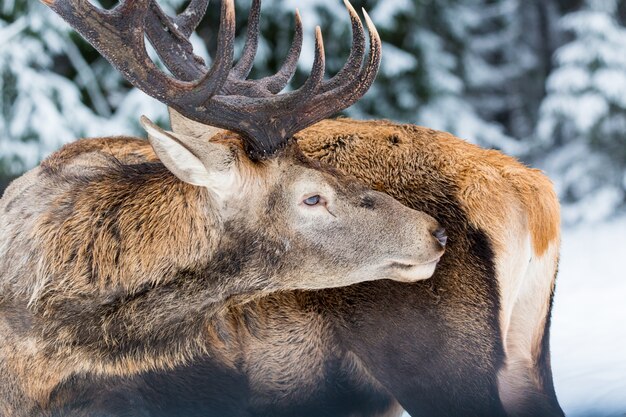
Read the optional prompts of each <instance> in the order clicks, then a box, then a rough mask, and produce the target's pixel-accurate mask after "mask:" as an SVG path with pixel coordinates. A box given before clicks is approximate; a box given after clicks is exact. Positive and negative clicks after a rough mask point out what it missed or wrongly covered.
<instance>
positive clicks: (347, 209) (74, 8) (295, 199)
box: [46, 0, 443, 288]
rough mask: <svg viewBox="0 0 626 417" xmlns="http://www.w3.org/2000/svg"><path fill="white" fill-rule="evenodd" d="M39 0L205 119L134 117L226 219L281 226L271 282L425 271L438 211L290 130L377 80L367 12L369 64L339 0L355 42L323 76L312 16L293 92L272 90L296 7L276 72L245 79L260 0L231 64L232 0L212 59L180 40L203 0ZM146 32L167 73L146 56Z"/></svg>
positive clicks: (135, 80) (175, 169) (281, 83)
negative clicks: (297, 139)
mask: <svg viewBox="0 0 626 417" xmlns="http://www.w3.org/2000/svg"><path fill="white" fill-rule="evenodd" d="M46 3H47V4H48V5H49V6H50V7H51V8H52V9H53V10H54V11H55V12H57V13H58V14H59V15H61V16H62V17H63V18H64V19H65V20H66V21H67V22H69V23H70V24H71V25H72V26H73V27H74V28H75V29H76V30H77V31H78V32H79V33H80V34H82V35H83V36H84V37H85V38H86V39H87V40H88V41H89V42H90V43H91V44H92V45H94V46H95V47H96V48H97V49H98V50H99V51H100V53H101V54H102V55H103V56H104V57H106V58H107V59H108V60H109V61H110V62H111V63H112V64H113V66H115V67H116V68H117V69H118V70H119V71H120V72H121V73H122V74H123V75H124V76H125V77H126V78H127V79H128V80H129V81H130V82H131V83H132V84H134V85H135V86H137V87H138V88H140V89H141V90H143V91H144V92H146V93H147V94H149V95H151V96H153V97H154V98H156V99H158V100H160V101H162V102H163V103H165V104H167V105H168V106H169V107H170V108H171V109H174V110H175V111H176V112H178V113H180V114H181V115H183V116H184V117H185V118H188V119H191V120H192V121H195V122H197V123H199V124H200V126H205V129H206V134H205V135H202V134H201V133H200V134H197V131H196V134H194V135H192V134H191V133H189V132H185V133H187V134H185V133H179V132H177V133H174V132H166V131H164V130H161V129H160V128H159V127H157V126H156V125H154V124H153V123H151V122H150V121H149V120H148V119H146V118H142V124H143V126H144V128H145V129H146V130H147V132H148V137H149V140H150V143H151V144H152V146H153V148H154V151H155V152H156V154H157V155H158V157H159V158H160V160H161V161H162V162H163V164H164V165H165V166H166V167H167V168H168V169H169V170H170V171H171V172H172V173H173V174H174V175H175V176H177V177H178V178H179V179H180V180H182V181H184V182H186V183H189V184H193V185H195V186H199V187H204V188H206V189H207V190H209V191H210V194H211V196H212V197H213V201H214V203H215V208H216V210H217V213H218V215H219V217H220V219H222V220H223V221H224V222H229V223H230V224H236V225H242V227H243V225H246V230H253V231H254V233H259V234H271V233H275V235H276V239H277V242H278V243H277V244H278V246H279V247H280V252H281V254H282V256H281V261H280V264H281V265H280V266H277V270H282V271H284V270H285V268H284V266H283V265H291V272H290V274H289V275H292V276H293V278H292V279H285V278H286V277H283V278H282V279H279V281H280V282H277V283H276V286H279V287H288V288H322V287H331V286H342V285H347V284H351V283H355V282H359V281H365V280H371V279H381V278H390V279H398V280H407V281H412V280H419V279H424V278H428V277H430V275H432V273H433V271H434V266H435V264H436V261H437V260H438V259H439V257H440V256H441V254H442V252H443V249H442V248H443V245H442V244H441V242H442V240H441V236H440V235H441V230H439V227H438V225H437V224H436V223H435V221H434V220H433V219H432V218H430V217H429V216H427V215H425V214H423V213H418V212H415V211H413V210H410V209H408V208H406V207H404V206H402V205H401V204H399V203H397V202H396V201H394V200H393V199H391V198H390V197H388V196H386V195H383V194H381V193H378V192H375V191H371V190H368V189H365V188H364V187H362V186H359V185H358V184H356V183H355V182H354V181H353V180H351V179H348V178H345V177H343V176H341V175H340V174H339V173H337V172H333V171H332V170H329V169H325V168H323V167H321V166H317V165H316V164H314V163H312V162H310V161H307V160H306V158H304V157H303V156H302V155H301V154H300V153H299V152H298V150H297V145H296V144H292V143H291V142H292V140H291V138H292V137H293V135H294V134H295V133H297V132H298V131H300V130H302V129H304V128H305V127H307V126H310V125H311V124H314V123H316V122H318V121H320V120H322V119H324V118H326V117H328V116H331V115H333V114H335V113H337V112H338V111H341V110H342V109H345V108H347V107H349V106H350V105H352V104H353V103H354V102H356V101H357V100H358V99H359V98H360V97H361V96H362V95H363V94H365V92H366V91H367V90H368V88H369V87H370V85H371V84H372V82H373V80H374V78H375V76H376V73H377V70H378V67H379V64H380V59H381V42H380V38H379V36H378V33H377V31H376V28H375V27H374V25H373V23H372V21H371V20H370V18H369V16H368V15H367V12H365V11H364V16H365V21H366V23H367V27H368V30H369V34H370V36H369V37H370V47H369V57H368V58H367V60H366V61H365V63H364V58H365V51H366V45H365V34H364V28H363V25H362V23H361V20H360V18H359V17H358V15H357V13H356V11H355V10H354V8H353V7H352V6H351V5H350V3H349V2H348V1H347V0H345V5H346V8H347V10H348V12H349V14H350V18H351V22H352V29H353V47H352V52H351V54H350V56H349V58H348V60H347V62H346V64H345V66H344V67H343V69H342V70H341V71H339V73H338V74H337V75H335V76H334V77H333V78H331V79H330V80H324V72H325V64H324V62H325V56H324V43H323V40H322V34H321V30H320V28H319V27H317V28H316V48H315V59H314V63H313V68H312V70H311V74H310V76H309V78H308V80H307V81H306V82H305V83H304V85H303V86H302V87H300V88H299V89H298V90H296V91H292V92H286V93H282V94H278V93H279V92H280V91H281V90H282V89H283V88H284V87H285V85H286V84H287V83H288V81H289V80H290V78H291V77H292V75H293V73H294V72H295V69H296V65H297V61H298V57H299V55H300V51H301V46H302V25H301V21H300V17H299V14H298V13H296V35H295V38H294V41H293V44H292V47H291V49H290V51H289V53H288V55H287V58H286V60H285V63H284V65H283V66H282V68H281V69H280V70H279V71H278V73H277V74H275V75H272V76H269V77H266V78H263V79H260V80H248V79H246V78H247V76H248V74H249V73H250V70H251V68H252V64H253V60H254V56H255V54H256V48H257V43H258V37H259V15H260V7H261V5H260V0H254V1H253V4H252V7H251V12H250V17H249V29H248V37H247V41H246V43H245V46H244V50H243V54H242V57H241V58H240V60H239V61H238V63H237V64H236V65H234V66H233V64H232V62H233V49H234V48H233V45H234V35H235V11H234V0H223V1H222V10H221V23H220V30H219V35H218V45H217V54H216V56H215V58H214V62H213V65H212V67H211V68H208V67H207V66H205V65H204V63H203V62H202V60H201V59H200V58H198V57H197V56H195V55H194V54H193V51H192V47H191V45H190V43H189V41H188V37H189V36H190V34H191V33H192V32H193V31H194V30H195V28H196V26H197V25H198V23H199V22H200V20H201V18H202V16H203V15H204V12H205V11H206V7H207V4H208V0H193V1H191V3H190V4H189V6H188V8H187V9H186V10H185V11H184V12H183V13H181V14H180V15H178V16H177V17H175V18H172V17H169V16H167V15H166V14H165V13H164V12H163V11H162V9H161V8H160V7H159V6H158V4H157V3H156V2H155V1H154V0H134V1H124V2H122V3H121V4H120V5H118V6H117V7H116V8H115V9H113V10H111V11H105V10H101V9H98V8H96V7H95V6H93V5H92V4H91V3H89V2H88V1H78V0H77V1H70V0H46ZM144 36H146V37H147V38H148V39H149V40H150V42H151V43H152V45H153V46H154V48H155V50H156V51H157V53H158V54H159V56H160V57H161V59H162V61H163V63H164V64H165V65H166V66H167V67H168V69H169V70H170V71H171V73H172V74H173V75H174V77H175V78H173V77H171V76H169V75H167V74H166V73H164V72H163V71H161V70H159V69H158V67H157V66H156V65H155V64H154V63H153V62H152V60H151V59H150V58H149V57H148V55H147V53H146V49H145V45H144ZM197 126H198V125H196V127H197ZM211 127H218V128H222V129H227V130H229V131H232V132H236V133H237V134H238V137H239V140H240V143H241V144H242V145H243V149H242V148H241V147H240V146H236V145H233V143H232V141H231V142H230V143H229V141H228V136H229V135H228V134H225V133H219V134H217V135H215V132H216V131H215V129H214V128H211ZM230 136H231V137H232V135H230ZM220 138H221V139H220ZM438 235H439V236H438ZM295 277H297V278H295ZM295 281H298V282H295ZM287 282H289V283H288V284H287Z"/></svg>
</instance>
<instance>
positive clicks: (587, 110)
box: [537, 0, 626, 221]
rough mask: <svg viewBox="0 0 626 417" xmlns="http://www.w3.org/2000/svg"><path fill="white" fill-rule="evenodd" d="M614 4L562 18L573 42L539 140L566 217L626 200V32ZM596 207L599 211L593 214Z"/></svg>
mask: <svg viewBox="0 0 626 417" xmlns="http://www.w3.org/2000/svg"><path fill="white" fill-rule="evenodd" d="M616 6H617V4H616V2H615V1H614V0H587V1H586V4H585V7H584V8H583V9H582V10H579V11H575V12H571V13H569V14H567V15H565V16H564V17H563V18H562V19H561V27H562V29H563V30H564V31H567V32H568V33H569V34H570V35H571V41H569V42H567V43H566V44H564V45H563V46H562V47H560V48H559V49H558V51H557V52H556V55H555V64H556V68H555V69H554V71H553V72H552V74H551V75H550V77H549V79H548V83H547V96H546V98H545V100H544V101H543V104H542V106H541V119H540V122H539V124H538V128H537V136H538V138H539V140H540V141H541V145H542V146H543V148H542V149H543V150H544V151H550V154H549V155H548V156H547V158H546V161H545V164H546V167H547V169H548V170H549V172H550V173H551V174H552V176H553V178H555V179H557V186H558V188H559V192H560V194H561V196H562V197H563V198H564V201H565V202H567V203H577V204H575V205H573V206H571V209H569V210H566V214H567V218H566V220H570V221H576V220H579V219H580V218H583V217H588V216H594V217H598V216H599V217H602V216H603V215H606V214H610V213H612V212H613V211H614V210H615V209H617V208H618V207H619V206H623V205H624V204H625V202H626V192H625V190H626V138H625V137H624V132H625V131H626V57H625V56H624V54H622V53H620V51H624V50H626V29H625V28H624V27H622V26H620V25H619V23H618V22H617V21H616V19H615V17H614V16H615V12H616ZM591 208H593V209H591Z"/></svg>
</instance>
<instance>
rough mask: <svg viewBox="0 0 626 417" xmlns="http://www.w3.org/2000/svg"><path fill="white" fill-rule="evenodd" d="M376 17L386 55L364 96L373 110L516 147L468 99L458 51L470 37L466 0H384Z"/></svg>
mask: <svg viewBox="0 0 626 417" xmlns="http://www.w3.org/2000/svg"><path fill="white" fill-rule="evenodd" d="M372 17H373V19H374V21H375V22H376V23H377V25H378V27H379V28H380V29H381V34H382V38H383V41H384V45H383V48H384V55H385V59H384V60H383V66H382V71H381V74H380V75H379V78H378V80H377V83H376V85H375V86H374V89H373V91H372V93H371V94H370V95H368V96H366V98H365V99H364V101H363V103H364V105H367V104H369V108H370V109H371V113H374V114H379V115H384V116H385V117H389V118H392V119H395V120H400V121H406V122H413V123H418V124H423V125H426V126H429V127H433V128H436V129H440V130H446V131H450V132H452V133H454V134H457V135H459V136H460V137H463V138H465V139H467V140H471V141H474V142H477V143H479V144H481V145H485V146H490V147H498V148H504V149H507V150H509V151H513V150H512V149H513V148H514V146H515V143H514V142H513V141H511V140H510V139H509V138H508V137H507V136H506V135H505V134H504V133H503V130H502V127H501V126H500V125H499V124H498V123H494V122H490V121H487V120H485V119H483V118H481V117H480V115H479V114H478V113H477V112H476V109H475V108H474V107H473V106H472V104H471V103H469V102H468V97H467V88H466V83H465V80H464V70H463V62H462V59H461V54H460V51H461V50H462V49H463V48H464V44H465V43H466V42H467V41H468V39H466V38H464V36H465V35H466V24H467V22H466V18H467V17H468V16H467V10H466V8H465V7H464V6H463V4H462V2H458V1H455V0H446V1H439V2H423V3H419V5H418V6H416V4H415V3H414V2H411V1H410V0H401V1H393V2H387V1H384V2H383V1H381V2H379V3H378V4H377V6H376V7H375V9H374V11H373V14H372ZM368 99H369V100H368Z"/></svg>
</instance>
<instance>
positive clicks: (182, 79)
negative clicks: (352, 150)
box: [44, 0, 381, 158]
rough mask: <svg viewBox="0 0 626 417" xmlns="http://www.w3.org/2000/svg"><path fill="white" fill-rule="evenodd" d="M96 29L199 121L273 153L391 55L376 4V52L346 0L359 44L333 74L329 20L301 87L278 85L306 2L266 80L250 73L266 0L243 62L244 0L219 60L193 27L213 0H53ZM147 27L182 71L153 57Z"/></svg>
mask: <svg viewBox="0 0 626 417" xmlns="http://www.w3.org/2000/svg"><path fill="white" fill-rule="evenodd" d="M44 1H45V2H46V4H47V5H48V6H49V7H50V8H52V9H53V10H54V11H55V12H56V13H58V14H59V15H60V16H61V17H63V19H65V20H66V21H67V22H68V23H69V24H70V25H71V26H72V27H74V28H75V29H76V30H77V31H78V32H79V33H80V34H81V35H82V36H83V37H85V39H87V40H88V41H89V42H90V43H91V44H92V45H93V46H94V47H95V48H96V49H97V50H98V51H99V52H100V53H101V54H102V55H103V56H104V57H105V58H107V59H108V60H109V61H110V62H111V64H112V65H113V66H114V67H115V68H117V69H118V70H119V71H120V72H121V73H122V74H123V75H124V76H125V77H126V79H128V80H129V81H130V82H131V83H132V84H133V85H135V86H136V87H138V88H139V89H141V90H143V91H144V92H145V93H147V94H149V95H151V96H152V97H154V98H156V99H157V100H159V101H161V102H163V103H165V104H167V105H168V106H170V107H172V108H173V109H175V110H177V111H178V112H179V113H181V114H183V115H184V116H186V117H188V118H190V119H192V120H195V121H197V122H200V123H203V124H207V125H211V126H215V127H219V128H223V129H229V130H233V131H235V132H238V133H240V134H242V136H243V137H244V142H245V144H246V148H247V151H248V153H249V154H250V156H251V157H253V158H263V157H266V156H268V155H272V154H273V153H275V152H276V151H277V150H278V149H280V148H281V147H283V146H284V145H285V144H286V143H287V142H288V141H289V139H290V138H291V137H292V136H293V135H294V134H295V133H297V132H298V131H300V130H302V129H304V128H306V127H307V126H310V125H312V124H314V123H316V122H318V121H320V120H322V119H325V118H327V117H329V116H331V115H333V114H335V113H337V112H339V111H341V110H343V109H345V108H347V107H349V106H351V105H352V104H354V103H355V102H356V101H357V100H358V99H359V98H360V97H361V96H363V95H364V94H365V92H366V91H367V90H368V89H369V87H370V86H371V84H372V83H373V81H374V78H375V76H376V73H377V71H378V68H379V66H380V60H381V41H380V38H379V36H378V32H377V31H376V28H375V27H374V24H373V23H372V21H371V19H370V18H369V16H368V15H367V12H365V10H363V13H364V16H365V21H366V24H367V27H368V31H369V35H370V52H369V58H368V60H367V61H366V62H365V63H364V62H363V61H364V58H365V33H364V28H363V25H362V23H361V20H360V18H359V16H358V14H357V13H356V11H355V10H354V8H353V7H352V6H351V5H350V3H349V2H348V0H344V3H345V5H346V8H347V9H348V12H349V14H350V19H351V22H352V31H353V42H352V51H351V53H350V56H349V57H348V60H347V62H346V64H345V65H344V67H343V68H342V70H341V71H339V73H338V74H337V75H335V76H334V77H333V78H331V79H330V80H327V81H324V80H323V77H324V72H325V56H324V43H323V41H322V34H321V30H320V28H319V26H318V27H317V28H316V34H315V40H316V44H315V59H314V62H313V67H312V69H311V74H310V76H309V78H308V79H307V81H306V82H305V83H304V85H302V87H300V88H299V89H298V90H296V91H292V92H287V93H283V94H278V93H279V92H280V91H281V90H282V89H283V88H284V87H285V85H286V84H287V83H288V82H289V80H290V79H291V77H292V76H293V74H294V73H295V70H296V66H297V62H298V58H299V56H300V51H301V49H302V23H301V20H300V16H299V14H298V13H297V12H296V34H295V37H294V40H293V43H292V46H291V49H290V51H289V53H288V54H287V57H286V59H285V62H284V64H283V66H282V68H281V69H280V70H279V71H278V72H277V73H276V74H275V75H272V76H269V77H266V78H262V79H260V80H247V79H246V78H247V76H248V74H249V73H250V70H251V68H252V64H253V60H254V57H255V55H256V50H257V44H258V37H259V17H260V9H261V1H260V0H253V4H252V7H251V11H250V16H249V26H248V37H247V40H246V44H245V46H244V51H243V54H242V57H241V59H240V60H239V62H238V63H237V64H236V65H235V66H234V67H233V65H232V62H233V50H234V47H233V44H234V36H235V10H234V0H222V11H221V22H220V30H219V35H218V46H217V53H216V57H215V59H214V62H213V65H212V66H211V68H207V66H206V65H205V64H204V62H203V61H202V59H200V58H198V57H197V56H195V55H194V54H193V50H192V47H191V44H190V42H189V39H188V38H189V36H190V35H191V33H192V32H193V31H194V30H195V28H196V27H197V25H198V24H199V22H200V20H201V18H202V16H203V15H204V13H205V12H206V8H207V4H208V0H192V1H191V2H190V4H189V6H188V7H187V9H186V10H185V11H184V12H183V13H181V14H179V15H178V16H176V17H170V16H167V15H166V14H165V13H164V12H163V10H162V9H161V8H160V7H159V5H158V4H157V3H156V1H155V0H125V1H123V2H122V3H121V4H120V5H118V6H117V7H116V8H114V9H113V10H111V11H107V10H103V9H99V8H97V7H95V6H93V5H92V4H91V3H89V1H88V0H44ZM144 35H145V36H147V37H148V39H149V41H150V43H151V44H152V45H153V47H154V49H155V50H156V51H157V53H158V54H159V56H160V58H161V60H162V61H163V63H164V64H165V65H166V66H167V68H168V69H169V70H170V71H171V72H172V74H173V75H174V77H176V78H173V77H170V76H168V75H167V74H166V73H164V72H163V71H161V70H159V69H158V67H157V66H156V65H155V64H154V62H152V60H151V59H150V58H149V56H148V54H147V52H146V49H145V44H144Z"/></svg>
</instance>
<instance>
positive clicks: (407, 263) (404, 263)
mask: <svg viewBox="0 0 626 417" xmlns="http://www.w3.org/2000/svg"><path fill="white" fill-rule="evenodd" d="M442 256H443V252H442V253H440V254H438V255H437V256H435V257H433V258H432V259H431V260H429V261H426V262H416V261H414V260H408V259H406V260H401V261H392V262H391V264H390V267H391V268H395V269H401V270H410V269H412V268H416V267H420V266H427V265H431V264H437V263H439V261H440V260H441V257H442Z"/></svg>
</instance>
